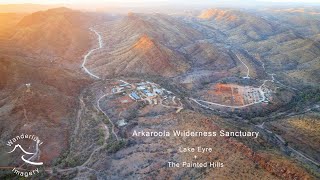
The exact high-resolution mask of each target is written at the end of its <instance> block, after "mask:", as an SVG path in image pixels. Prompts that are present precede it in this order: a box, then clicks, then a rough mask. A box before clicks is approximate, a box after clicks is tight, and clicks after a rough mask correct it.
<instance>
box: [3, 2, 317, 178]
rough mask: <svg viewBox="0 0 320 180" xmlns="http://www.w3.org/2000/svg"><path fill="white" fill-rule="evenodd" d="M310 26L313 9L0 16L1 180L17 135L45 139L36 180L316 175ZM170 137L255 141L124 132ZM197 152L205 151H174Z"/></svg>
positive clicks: (14, 162)
mask: <svg viewBox="0 0 320 180" xmlns="http://www.w3.org/2000/svg"><path fill="white" fill-rule="evenodd" d="M0 12H1V11H0ZM319 17H320V11H319V10H318V9H312V8H310V9H308V8H305V9H298V8H294V9H289V8H288V9H276V8H274V9H256V10H239V9H227V8H212V9H204V10H203V11H201V12H198V11H195V12H193V13H187V12H186V13H178V14H171V15H169V14H161V13H134V12H129V13H128V14H126V15H109V14H108V13H93V12H82V11H78V10H72V9H68V8H63V7H62V8H54V9H49V10H43V11H37V12H33V13H28V12H24V13H7V12H6V13H0V120H1V125H0V134H1V144H0V153H1V154H0V168H1V174H0V179H18V178H19V176H15V175H14V174H12V172H11V170H10V169H9V170H8V169H6V168H7V167H10V168H11V167H16V166H20V165H21V160H20V159H19V158H17V157H18V155H14V156H12V155H10V154H7V153H6V152H9V151H10V150H11V149H10V147H7V146H6V142H7V140H8V139H11V138H12V137H15V136H17V135H20V134H21V133H28V134H37V135H38V136H39V137H40V139H41V140H42V141H43V142H44V144H43V145H42V147H41V154H40V157H39V158H38V160H39V161H40V160H41V161H43V162H44V166H43V167H42V173H41V174H39V175H37V176H36V177H35V178H36V179H37V178H46V179H81V178H84V179H318V178H320V171H319V162H320V157H319V154H320V151H319V148H320V139H319V133H320V132H319V131H320V129H319V121H320V115H319V111H320V109H319V107H320V86H319V83H320V59H319V58H320V23H319ZM173 130H182V131H183V130H188V131H210V132H212V131H217V132H219V131H220V130H229V131H240V130H241V131H257V132H259V133H260V135H259V137H258V138H257V139H252V138H245V137H231V136H230V137H216V138H213V137H211V138H209V137H190V138H182V137H172V136H170V137H134V136H133V135H132V134H133V132H134V131H157V132H163V131H173ZM24 145H25V146H27V147H28V148H29V149H32V148H33V147H34V145H33V144H31V143H29V144H28V143H26V144H24ZM198 146H203V147H212V148H213V151H212V152H210V153H181V152H179V147H198ZM169 161H170V162H171V161H172V162H183V161H188V162H190V161H201V162H206V161H212V162H213V161H216V162H218V161H219V162H224V163H225V167H224V168H184V167H177V168H170V167H168V162H169ZM21 167H23V168H26V169H28V168H30V167H28V166H25V165H22V166H21Z"/></svg>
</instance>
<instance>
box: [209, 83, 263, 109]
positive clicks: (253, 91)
mask: <svg viewBox="0 0 320 180" xmlns="http://www.w3.org/2000/svg"><path fill="white" fill-rule="evenodd" d="M203 97H205V98H206V99H207V100H208V101H211V102H215V103H219V104H223V105H228V106H244V105H248V104H252V103H256V102H259V101H260V100H261V94H260V92H259V88H255V87H252V86H239V85H237V84H222V83H218V84H215V85H213V86H212V88H211V89H210V90H208V91H207V94H205V95H204V96H203Z"/></svg>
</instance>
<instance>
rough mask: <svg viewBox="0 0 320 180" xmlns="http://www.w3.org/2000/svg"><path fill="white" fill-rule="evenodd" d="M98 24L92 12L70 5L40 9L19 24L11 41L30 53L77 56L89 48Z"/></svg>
mask: <svg viewBox="0 0 320 180" xmlns="http://www.w3.org/2000/svg"><path fill="white" fill-rule="evenodd" d="M94 23H95V18H94V17H93V16H92V15H90V14H86V13H83V12H80V11H73V10H71V9H67V8H56V9H50V10H47V11H39V12H36V13H32V14H30V15H27V16H25V17H24V18H23V19H22V20H21V21H20V22H19V23H18V24H17V26H16V28H15V29H14V34H13V35H12V37H11V40H12V42H14V43H15V44H16V45H18V46H20V47H22V49H25V50H27V51H30V52H34V53H38V54H42V55H46V56H51V57H63V58H67V59H74V58H75V56H78V57H79V56H81V55H82V54H83V53H84V51H86V50H87V49H88V48H89V45H90V38H91V36H90V33H89V32H90V31H89V29H88V28H89V27H90V25H93V24H94Z"/></svg>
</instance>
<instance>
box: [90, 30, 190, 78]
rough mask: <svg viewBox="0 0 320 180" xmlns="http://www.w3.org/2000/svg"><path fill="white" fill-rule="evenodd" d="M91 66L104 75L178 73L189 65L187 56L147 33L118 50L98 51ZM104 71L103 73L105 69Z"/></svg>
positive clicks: (170, 74)
mask: <svg viewBox="0 0 320 180" xmlns="http://www.w3.org/2000/svg"><path fill="white" fill-rule="evenodd" d="M92 59H93V60H91V62H94V64H93V65H91V66H90V68H92V69H93V70H94V72H96V73H98V74H101V75H107V76H108V75H109V76H110V75H126V74H141V73H142V74H150V75H163V76H175V75H178V74H179V73H182V72H185V71H186V70H187V69H188V64H187V63H186V59H185V58H184V57H183V56H182V55H181V54H179V53H178V52H176V51H173V50H171V49H169V48H167V47H166V46H164V45H162V44H161V43H159V42H157V41H156V40H155V39H153V38H151V37H150V36H148V35H146V34H143V35H141V36H138V37H137V38H135V39H134V40H133V41H130V42H127V43H126V44H125V45H123V46H122V47H121V48H117V49H116V50H114V51H111V52H109V51H107V52H97V53H96V54H95V55H93V56H92ZM102 72H103V73H102Z"/></svg>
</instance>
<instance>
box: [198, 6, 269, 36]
mask: <svg viewBox="0 0 320 180" xmlns="http://www.w3.org/2000/svg"><path fill="white" fill-rule="evenodd" d="M198 18H199V20H201V21H202V23H204V24H206V25H209V26H211V27H213V28H216V29H219V30H221V31H223V32H225V33H226V34H228V36H229V38H230V39H232V40H234V41H236V40H238V41H240V42H243V41H250V40H258V39H262V38H264V37H266V36H269V35H271V34H273V33H274V31H275V29H274V26H273V24H272V23H271V22H269V21H267V20H265V19H263V18H261V17H259V16H255V15H254V14H250V13H248V12H242V11H237V10H231V9H208V10H204V11H203V12H202V13H201V14H200V15H199V16H198ZM239 36H242V37H239Z"/></svg>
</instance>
